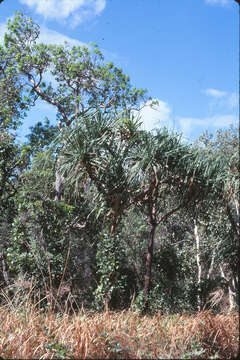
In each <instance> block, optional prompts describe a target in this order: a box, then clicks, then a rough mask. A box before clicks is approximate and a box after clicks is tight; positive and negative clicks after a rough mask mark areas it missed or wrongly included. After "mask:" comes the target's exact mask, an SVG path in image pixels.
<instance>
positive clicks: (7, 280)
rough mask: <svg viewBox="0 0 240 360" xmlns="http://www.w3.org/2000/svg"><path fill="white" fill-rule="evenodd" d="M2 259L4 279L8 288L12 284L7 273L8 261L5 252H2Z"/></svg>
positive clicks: (0, 257)
mask: <svg viewBox="0 0 240 360" xmlns="http://www.w3.org/2000/svg"><path fill="white" fill-rule="evenodd" d="M0 259H1V262H2V273H3V278H4V281H5V283H6V285H7V286H8V285H9V284H10V282H9V277H8V272H7V265H6V259H5V256H4V253H3V251H2V252H0Z"/></svg>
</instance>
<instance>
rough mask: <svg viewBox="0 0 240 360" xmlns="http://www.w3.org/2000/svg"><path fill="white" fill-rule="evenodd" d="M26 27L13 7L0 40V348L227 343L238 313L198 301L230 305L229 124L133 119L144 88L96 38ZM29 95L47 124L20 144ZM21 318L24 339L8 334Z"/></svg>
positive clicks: (223, 351)
mask: <svg viewBox="0 0 240 360" xmlns="http://www.w3.org/2000/svg"><path fill="white" fill-rule="evenodd" d="M38 37H39V26H38V25H37V24H35V23H34V22H33V21H32V20H31V19H29V18H28V17H26V16H24V15H23V14H21V13H17V14H16V16H15V17H14V18H12V19H10V20H9V23H8V32H7V34H5V40H4V45H1V46H0V286H1V288H2V297H1V303H2V304H3V305H4V306H3V307H2V308H1V309H0V316H1V317H5V318H7V319H9V321H8V322H7V324H13V323H14V322H15V323H16V324H18V326H16V327H14V329H15V330H13V329H12V330H11V329H10V327H11V326H12V325H9V326H10V327H6V328H3V330H2V331H3V333H2V336H3V337H6V340H3V342H2V343H1V344H2V349H3V350H1V351H2V353H1V356H3V355H4V356H7V357H22V356H26V357H29V356H33V357H38V356H39V357H40V356H55V357H58V358H74V357H76V356H77V357H79V354H82V357H83V358H84V357H85V358H86V357H89V356H90V357H93V358H94V357H98V358H99V356H100V357H109V358H110V357H113V356H114V357H121V356H126V357H132V356H133V357H134V358H141V357H143V358H147V357H149V358H151V357H163V356H165V355H166V354H171V356H170V355H169V356H170V357H171V358H173V356H176V357H178V358H179V357H182V358H188V357H189V356H190V357H191V356H194V357H196V358H197V357H199V358H201V357H203V358H206V356H218V355H219V356H220V357H222V358H224V357H225V358H227V357H231V356H233V354H235V352H236V347H235V345H234V341H235V340H236V339H235V340H234V336H236V333H237V327H236V325H235V324H236V317H235V315H234V314H233V313H232V315H229V316H228V315H223V314H213V313H212V312H209V311H208V310H209V309H212V310H213V311H214V312H215V313H220V312H227V311H229V312H233V311H235V310H238V301H239V294H238V291H237V289H238V284H239V279H238V274H239V176H238V174H239V159H238V145H239V143H238V141H239V139H238V133H237V129H236V128H234V127H230V128H229V129H228V130H219V131H218V132H217V134H216V136H215V137H214V136H213V135H212V134H208V133H204V134H203V135H202V136H201V137H200V138H199V139H198V141H196V142H195V143H193V144H186V143H184V142H183V141H182V139H181V136H180V135H178V134H174V133H170V132H169V131H167V129H164V128H161V129H159V130H158V131H156V132H147V131H143V130H141V127H140V119H138V118H137V117H136V116H133V113H134V112H133V109H134V110H135V109H138V108H139V106H140V103H142V102H143V101H146V100H147V92H146V90H143V89H136V88H135V87H133V86H132V85H131V83H130V79H129V77H128V76H126V75H125V74H124V73H123V72H122V70H121V69H119V68H117V67H116V66H115V65H114V64H112V63H106V62H105V61H104V58H103V55H102V54H101V52H100V50H99V49H98V47H97V46H96V45H94V44H93V45H89V46H88V47H87V46H82V47H81V46H79V47H70V46H69V45H68V44H65V45H64V46H57V45H56V46H48V45H45V44H40V43H38V41H37V40H38ZM38 99H41V101H44V102H46V103H48V104H51V105H52V106H54V107H55V109H56V111H57V117H56V120H57V122H56V125H51V124H50V122H49V120H48V119H46V118H45V120H44V121H43V122H38V123H36V124H33V126H32V127H31V128H30V133H29V134H28V135H27V136H26V142H25V143H24V144H19V143H17V141H16V135H17V131H18V127H19V125H20V124H21V123H22V122H23V121H24V118H25V116H26V114H27V111H28V110H29V109H30V108H31V107H32V106H34V105H35V103H36V101H37V100H38ZM44 115H45V114H43V118H44ZM24 302H26V304H27V305H26V306H27V308H24V305H23V304H24ZM6 304H7V305H6ZM36 304H38V305H36ZM5 305H6V307H5ZM36 306H38V309H36ZM129 308H131V311H130V312H127V309H129ZM13 309H16V310H15V311H13ZM79 309H82V310H81V311H80V310H79ZM83 309H88V312H87V314H84V311H85V310H83ZM104 309H105V310H106V311H105V312H102V313H100V312H99V313H92V311H96V310H97V311H103V310H104ZM110 310H117V311H119V310H122V311H123V312H122V313H111V312H109V311H110ZM203 310H204V312H203ZM11 311H12V313H11ZM77 312H79V314H77ZM138 312H141V316H142V317H140V314H139V313H138ZM196 312H198V314H196ZM179 313H180V314H182V315H176V314H179ZM186 313H187V314H188V315H184V314H186ZM74 314H75V315H74ZM91 314H92V315H91ZM161 314H164V316H165V317H164V316H163V315H161ZM167 314H168V315H167ZM150 315H151V316H152V317H150ZM58 316H59V317H58ZM118 316H119V319H117V317H118ZM82 319H84V321H85V325H84V326H83V325H81V324H82ZM105 320H106V321H107V324H108V325H104V321H105ZM24 321H25V322H24ZM147 321H149V325H147ZM29 322H30V323H31V324H32V325H31V326H30V327H27V325H26V324H27V323H29ZM45 322H46V324H45ZM157 322H159V325H157ZM217 322H219V324H218V325H217ZM50 323H51V324H52V325H51V326H50V325H49V324H50ZM40 324H42V325H40ZM44 324H45V325H44ZM144 324H145V325H144ZM150 324H152V325H150ZM6 326H7V325H6ZM127 327H128V328H129V330H127ZM50 328H51V329H53V328H54V329H55V330H54V331H55V332H54V331H53V330H51V331H50ZM58 329H62V330H63V334H66V333H67V329H78V330H79V334H80V333H81V332H82V335H81V339H80V335H77V330H76V332H74V331H75V330H74V331H73V332H74V334H73V337H74V336H75V337H77V339H78V340H77V339H76V340H74V341H73V342H71V340H68V339H67V338H65V337H61V336H60V332H58ZM111 329H112V330H111ZM114 329H115V330H116V331H115V330H114ZM151 329H152V330H151ZM153 329H154V331H155V332H156V335H154V336H153V334H154V332H153ZM185 329H186V330H185ZM18 330H19V331H20V330H21V331H22V333H23V334H25V335H22V337H21V339H22V342H21V344H22V345H21V346H19V344H18V343H17V342H14V341H15V340H13V341H12V342H11V341H10V340H9V338H8V336H7V335H6V334H7V333H8V332H9V333H10V332H11V333H12V332H13V333H14V335H13V337H12V339H15V337H16V336H17V334H18V333H17V331H18ZM14 331H15V332H14ZM32 331H33V332H34V334H35V333H36V335H33V336H32V337H30V335H29V334H30V333H31V334H32ZM114 331H115V332H114ZM144 332H145V334H144ZM96 333H98V336H96ZM193 334H195V337H193ZM224 334H225V335H226V334H227V336H225V335H224ZM63 336H64V335H63ZM224 336H225V337H224ZM30 338H31V339H35V340H32V341H33V343H31V341H30ZM38 338H39V341H37V340H36V339H38ZM93 338H95V339H96V340H95V342H93V341H91V339H93ZM130 339H132V340H130ZM173 339H174V341H173ZM209 339H210V340H209ZM150 340H151V341H150ZM89 341H90V342H92V345H91V347H90V348H89V346H88V345H87V344H88V343H89ZM73 343H74V344H75V345H74V346H76V347H75V350H74V347H73V345H72V344H73ZM17 344H18V345H17ZM24 344H25V345H24ZM32 346H33V349H34V347H35V350H34V351H35V352H34V353H32V352H31V355H30V349H31V347H32ZM14 349H15V350H14ZM76 351H78V352H76ZM98 352H99V353H98ZM76 354H77V355H76ZM101 355H102V356H101Z"/></svg>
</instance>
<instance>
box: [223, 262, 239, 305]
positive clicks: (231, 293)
mask: <svg viewBox="0 0 240 360" xmlns="http://www.w3.org/2000/svg"><path fill="white" fill-rule="evenodd" d="M220 272H221V275H222V277H223V278H224V279H225V280H226V281H227V283H228V300H229V311H232V310H233V309H235V307H236V304H237V291H238V290H237V281H236V280H237V279H236V278H235V277H234V276H227V275H226V274H225V272H224V270H223V267H222V266H221V265H220Z"/></svg>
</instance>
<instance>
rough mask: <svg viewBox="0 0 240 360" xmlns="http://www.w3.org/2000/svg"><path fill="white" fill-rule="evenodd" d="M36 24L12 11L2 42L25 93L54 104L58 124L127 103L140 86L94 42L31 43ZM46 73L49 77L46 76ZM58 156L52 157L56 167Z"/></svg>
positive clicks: (135, 99)
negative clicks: (22, 83)
mask: <svg viewBox="0 0 240 360" xmlns="http://www.w3.org/2000/svg"><path fill="white" fill-rule="evenodd" d="M39 34H40V30H39V26H38V25H37V24H35V23H34V22H33V21H32V20H31V19H30V18H28V17H26V16H24V15H22V14H21V13H17V15H16V16H15V18H13V19H11V20H9V22H8V33H7V34H6V35H5V48H6V49H7V52H8V54H10V57H11V59H12V60H11V62H12V64H13V65H15V64H17V69H18V74H19V76H20V77H23V78H24V86H25V89H26V91H27V92H28V94H31V95H32V94H34V100H36V99H37V98H41V99H42V100H44V101H46V102H47V103H49V104H51V105H53V106H54V107H55V108H56V109H57V119H58V127H59V130H61V129H62V128H63V127H65V126H74V122H75V121H76V120H77V119H78V117H79V116H83V115H84V114H86V113H88V112H89V111H92V110H94V109H101V111H102V112H103V113H107V112H109V111H111V112H112V111H119V109H122V108H129V107H130V108H133V107H135V106H137V105H139V102H140V101H143V100H144V98H145V95H146V90H142V89H139V90H138V89H136V88H135V87H132V86H131V84H130V80H129V77H128V76H126V75H125V74H124V73H123V72H122V70H121V69H119V68H117V67H116V66H114V65H113V63H105V62H104V58H103V55H102V53H101V52H100V50H99V49H98V47H97V46H96V45H94V44H93V45H88V46H73V47H70V46H69V45H68V44H65V45H54V46H47V45H44V44H37V43H36V42H37V39H38V37H39ZM49 79H50V80H49ZM58 166H59V161H58V162H57V167H58ZM61 186H62V179H61V177H60V176H59V173H58V171H57V172H56V199H58V200H59V199H60V198H61Z"/></svg>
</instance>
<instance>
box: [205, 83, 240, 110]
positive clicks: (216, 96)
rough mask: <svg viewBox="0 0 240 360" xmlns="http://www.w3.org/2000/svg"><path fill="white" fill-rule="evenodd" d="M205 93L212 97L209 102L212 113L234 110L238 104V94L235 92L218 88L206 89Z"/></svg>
mask: <svg viewBox="0 0 240 360" xmlns="http://www.w3.org/2000/svg"><path fill="white" fill-rule="evenodd" d="M203 93H204V94H206V95H207V96H209V97H210V98H211V101H210V102H209V111H210V113H214V112H215V113H216V112H219V111H221V112H226V111H229V110H234V109H236V108H237V106H238V95H237V93H235V92H232V93H231V92H227V91H220V90H217V89H206V90H203Z"/></svg>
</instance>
